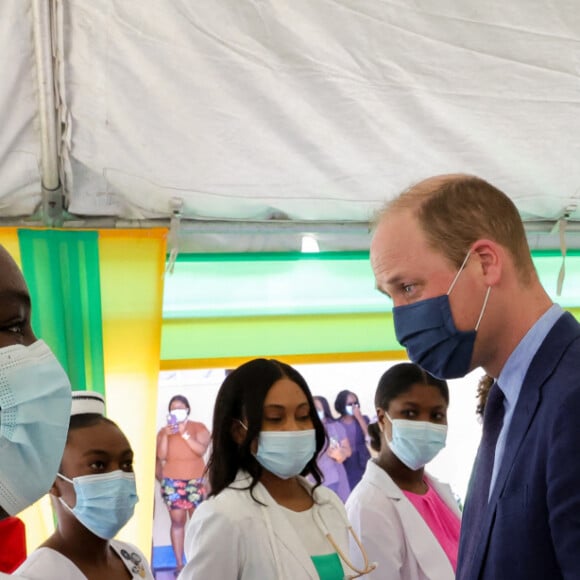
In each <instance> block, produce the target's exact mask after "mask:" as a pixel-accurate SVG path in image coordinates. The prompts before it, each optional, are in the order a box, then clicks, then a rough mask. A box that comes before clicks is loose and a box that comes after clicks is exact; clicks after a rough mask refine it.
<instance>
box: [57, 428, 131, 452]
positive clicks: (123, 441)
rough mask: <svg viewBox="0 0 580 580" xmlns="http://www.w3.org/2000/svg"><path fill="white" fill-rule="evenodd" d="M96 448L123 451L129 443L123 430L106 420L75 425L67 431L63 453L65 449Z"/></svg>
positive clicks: (80, 450) (81, 450)
mask: <svg viewBox="0 0 580 580" xmlns="http://www.w3.org/2000/svg"><path fill="white" fill-rule="evenodd" d="M97 448H99V449H105V448H106V449H107V450H110V451H123V450H125V449H127V448H130V444H129V441H128V439H127V437H126V436H125V434H124V433H123V431H121V429H119V428H118V427H117V426H116V425H113V424H112V423H109V422H108V421H99V422H98V423H95V424H94V425H89V426H87V427H77V428H76V429H73V430H72V431H69V435H68V440H67V444H66V447H65V453H66V452H67V449H68V450H70V451H79V452H84V451H85V450H88V449H97Z"/></svg>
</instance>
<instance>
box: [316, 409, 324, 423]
mask: <svg viewBox="0 0 580 580" xmlns="http://www.w3.org/2000/svg"><path fill="white" fill-rule="evenodd" d="M316 414H317V415H318V418H319V419H320V420H321V421H324V419H325V418H326V417H325V415H324V411H316Z"/></svg>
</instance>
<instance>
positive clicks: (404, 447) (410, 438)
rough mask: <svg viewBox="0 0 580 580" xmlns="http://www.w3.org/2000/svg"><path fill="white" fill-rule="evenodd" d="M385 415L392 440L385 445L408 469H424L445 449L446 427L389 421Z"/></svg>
mask: <svg viewBox="0 0 580 580" xmlns="http://www.w3.org/2000/svg"><path fill="white" fill-rule="evenodd" d="M385 415H386V417H387V419H388V420H389V421H390V422H391V425H392V438H391V441H387V444H388V445H389V447H390V448H391V451H392V452H393V453H394V454H395V455H396V456H397V457H398V458H399V459H400V460H401V462H402V463H404V464H405V465H406V466H407V467H408V468H409V469H412V470H413V471H417V469H421V467H425V465H427V463H429V461H431V460H432V459H433V458H434V457H435V456H436V455H437V454H438V453H439V451H441V449H443V448H444V447H445V442H446V440H447V425H437V424H435V423H429V422H428V421H409V420H407V419H391V418H390V417H389V415H388V414H387V413H385Z"/></svg>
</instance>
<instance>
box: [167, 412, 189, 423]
mask: <svg viewBox="0 0 580 580" xmlns="http://www.w3.org/2000/svg"><path fill="white" fill-rule="evenodd" d="M169 414H170V415H173V416H174V417H175V418H176V419H177V422H178V423H183V422H184V421H186V420H187V417H189V411H188V410H187V409H173V410H172V411H170V412H169Z"/></svg>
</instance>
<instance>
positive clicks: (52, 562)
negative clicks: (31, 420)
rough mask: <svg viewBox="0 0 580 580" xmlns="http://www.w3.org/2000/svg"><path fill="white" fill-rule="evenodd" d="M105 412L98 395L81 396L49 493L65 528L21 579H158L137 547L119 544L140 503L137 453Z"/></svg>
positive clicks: (33, 557) (74, 399)
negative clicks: (134, 471)
mask: <svg viewBox="0 0 580 580" xmlns="http://www.w3.org/2000/svg"><path fill="white" fill-rule="evenodd" d="M104 412H105V403H104V399H103V397H102V396H101V395H99V394H98V393H93V392H88V391H87V392H85V391H74V392H73V395H72V412H71V418H70V424H69V431H68V437H67V440H66V445H65V448H64V454H63V456H62V462H61V464H60V469H59V472H58V475H57V478H56V480H55V482H54V484H53V486H52V488H51V489H50V492H49V493H50V495H51V496H52V499H53V506H54V508H55V511H56V515H57V520H58V523H57V528H56V531H55V532H54V534H52V536H50V538H48V540H46V542H44V544H42V546H40V547H39V548H38V549H37V550H35V551H34V552H32V554H30V556H29V557H28V559H27V560H26V561H25V562H24V564H22V566H20V568H19V569H18V570H17V571H16V573H15V576H18V577H23V578H28V579H30V580H63V579H65V580H87V578H107V580H109V579H111V580H117V579H123V580H125V579H130V578H145V579H149V580H153V574H152V573H151V570H150V568H149V565H148V564H147V560H146V559H145V556H144V555H143V554H142V553H141V552H140V551H139V550H138V549H137V548H136V547H135V546H133V545H132V544H127V543H126V542H121V541H119V540H114V539H113V538H114V536H116V535H117V532H118V531H119V530H120V529H121V528H122V527H123V526H124V525H125V524H126V523H127V522H128V521H129V520H130V519H131V517H132V515H133V511H134V509H135V504H136V503H137V501H138V498H137V491H136V488H135V474H134V473H133V451H132V450H131V446H130V444H129V442H128V441H127V438H126V437H125V435H124V433H123V432H122V431H121V430H120V429H119V427H118V426H117V425H116V424H115V423H113V421H111V420H110V419H107V418H106V417H105V416H104Z"/></svg>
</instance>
